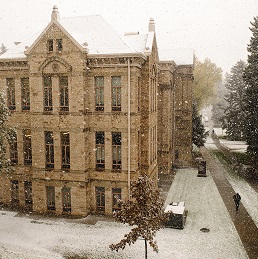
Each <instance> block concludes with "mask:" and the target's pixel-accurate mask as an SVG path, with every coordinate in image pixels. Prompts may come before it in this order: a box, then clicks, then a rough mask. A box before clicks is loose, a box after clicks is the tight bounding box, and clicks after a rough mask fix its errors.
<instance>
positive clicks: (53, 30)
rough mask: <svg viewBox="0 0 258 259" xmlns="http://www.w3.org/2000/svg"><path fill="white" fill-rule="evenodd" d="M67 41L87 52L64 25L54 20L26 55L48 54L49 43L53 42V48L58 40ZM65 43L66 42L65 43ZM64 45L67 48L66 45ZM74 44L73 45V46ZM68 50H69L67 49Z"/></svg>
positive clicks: (68, 43)
mask: <svg viewBox="0 0 258 259" xmlns="http://www.w3.org/2000/svg"><path fill="white" fill-rule="evenodd" d="M64 38H65V39H66V43H67V45H70V46H69V47H71V45H72V44H73V45H74V46H76V47H77V48H78V49H80V50H81V51H84V52H87V49H86V48H84V47H82V46H81V45H80V44H78V42H77V41H76V40H75V39H74V38H73V37H72V36H71V35H70V34H69V33H68V32H67V31H66V30H65V29H64V28H63V27H62V25H61V24H60V23H59V22H58V21H57V20H53V21H52V22H50V23H49V25H48V26H47V27H46V28H45V29H44V30H43V32H42V33H41V34H40V35H39V36H38V38H37V39H36V40H35V41H34V43H33V44H32V45H31V46H30V47H29V48H28V49H27V50H26V51H24V53H25V54H26V55H29V54H30V53H31V52H32V51H35V50H36V52H42V51H43V52H48V51H49V49H48V46H47V44H48V41H49V40H53V46H54V49H55V46H56V44H57V42H56V41H57V40H58V39H64ZM64 43H65V42H64ZM64 43H63V45H64V46H65V44H64ZM71 43H72V44H71ZM67 49H68V48H67ZM44 50H45V51H44Z"/></svg>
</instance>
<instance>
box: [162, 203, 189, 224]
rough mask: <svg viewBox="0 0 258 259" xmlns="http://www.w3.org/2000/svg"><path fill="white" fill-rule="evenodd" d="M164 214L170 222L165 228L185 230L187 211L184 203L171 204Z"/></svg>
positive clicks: (167, 222)
mask: <svg viewBox="0 0 258 259" xmlns="http://www.w3.org/2000/svg"><path fill="white" fill-rule="evenodd" d="M164 212H165V213H167V214H168V220H167V221H166V223H165V227H167V228H178V229H183V228H184V226H185V221H186V217H187V211H186V209H185V203H184V202H183V201H180V202H172V203H170V204H169V205H167V207H166V209H165V211H164Z"/></svg>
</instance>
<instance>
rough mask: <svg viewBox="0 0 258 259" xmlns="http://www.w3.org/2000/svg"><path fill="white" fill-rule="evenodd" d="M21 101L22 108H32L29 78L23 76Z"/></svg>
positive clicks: (26, 109) (25, 109) (27, 109)
mask: <svg viewBox="0 0 258 259" xmlns="http://www.w3.org/2000/svg"><path fill="white" fill-rule="evenodd" d="M21 99H22V101H21V103H22V110H23V111H29V110H30V87H29V78H28V77H26V78H21Z"/></svg>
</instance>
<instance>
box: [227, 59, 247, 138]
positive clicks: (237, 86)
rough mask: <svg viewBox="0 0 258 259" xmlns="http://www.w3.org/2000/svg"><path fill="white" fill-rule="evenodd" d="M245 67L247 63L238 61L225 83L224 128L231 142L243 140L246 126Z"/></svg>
mask: <svg viewBox="0 0 258 259" xmlns="http://www.w3.org/2000/svg"><path fill="white" fill-rule="evenodd" d="M245 67H246V63H245V62H244V61H242V60H240V61H238V62H237V63H236V65H235V66H233V67H232V68H231V71H230V74H229V75H228V76H227V78H226V82H225V87H226V89H227V94H226V96H225V100H226V107H225V112H224V116H223V121H224V124H223V128H225V129H226V132H227V136H228V138H229V139H230V140H241V139H242V138H243V128H244V126H245V123H244V117H245V111H244V110H243V96H244V89H245V83H244V81H243V73H244V69H245Z"/></svg>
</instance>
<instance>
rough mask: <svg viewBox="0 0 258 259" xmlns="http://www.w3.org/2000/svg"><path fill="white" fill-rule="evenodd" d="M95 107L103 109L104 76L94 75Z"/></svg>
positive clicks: (99, 109)
mask: <svg viewBox="0 0 258 259" xmlns="http://www.w3.org/2000/svg"><path fill="white" fill-rule="evenodd" d="M95 109H96V111H104V77H103V76H96V77H95Z"/></svg>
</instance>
